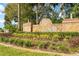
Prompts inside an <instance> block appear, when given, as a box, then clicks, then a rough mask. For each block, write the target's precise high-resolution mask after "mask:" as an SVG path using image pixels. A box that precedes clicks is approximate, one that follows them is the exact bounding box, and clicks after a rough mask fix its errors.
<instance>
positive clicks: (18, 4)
mask: <svg viewBox="0 0 79 59" xmlns="http://www.w3.org/2000/svg"><path fill="white" fill-rule="evenodd" d="M19 14H20V13H19V3H18V29H20V28H19V27H20V25H19V21H20V18H19V17H20V16H19Z"/></svg>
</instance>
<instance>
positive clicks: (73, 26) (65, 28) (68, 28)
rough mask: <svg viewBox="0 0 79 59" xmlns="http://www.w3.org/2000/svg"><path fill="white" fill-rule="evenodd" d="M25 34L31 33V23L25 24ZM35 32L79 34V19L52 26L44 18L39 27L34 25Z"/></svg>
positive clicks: (49, 21)
mask: <svg viewBox="0 0 79 59" xmlns="http://www.w3.org/2000/svg"><path fill="white" fill-rule="evenodd" d="M23 31H24V32H31V23H30V22H28V23H25V24H23ZM33 32H79V19H65V20H64V21H63V22H62V23H61V24H52V22H51V20H50V19H47V18H44V19H42V20H41V22H40V23H39V24H38V25H33Z"/></svg>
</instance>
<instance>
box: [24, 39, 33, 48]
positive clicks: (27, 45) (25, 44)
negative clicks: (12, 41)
mask: <svg viewBox="0 0 79 59" xmlns="http://www.w3.org/2000/svg"><path fill="white" fill-rule="evenodd" d="M24 46H25V47H32V41H30V40H26V41H24Z"/></svg>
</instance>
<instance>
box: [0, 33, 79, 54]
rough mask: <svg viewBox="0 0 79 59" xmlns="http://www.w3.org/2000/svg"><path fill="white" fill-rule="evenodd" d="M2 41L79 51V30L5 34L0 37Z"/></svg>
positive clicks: (34, 46)
mask: <svg viewBox="0 0 79 59" xmlns="http://www.w3.org/2000/svg"><path fill="white" fill-rule="evenodd" d="M0 42H5V43H9V44H13V45H17V46H21V47H26V48H32V49H40V50H45V51H51V52H53V51H54V52H55V51H57V52H63V53H74V52H79V51H78V50H79V33H78V32H53V33H14V34H11V35H10V34H4V35H2V36H1V37H0Z"/></svg>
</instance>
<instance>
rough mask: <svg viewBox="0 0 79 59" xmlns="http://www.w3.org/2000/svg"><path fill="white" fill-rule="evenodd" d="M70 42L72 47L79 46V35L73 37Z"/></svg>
mask: <svg viewBox="0 0 79 59" xmlns="http://www.w3.org/2000/svg"><path fill="white" fill-rule="evenodd" d="M69 44H70V46H71V47H78V46H79V37H77V36H76V37H73V38H72V39H71V40H69Z"/></svg>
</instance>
